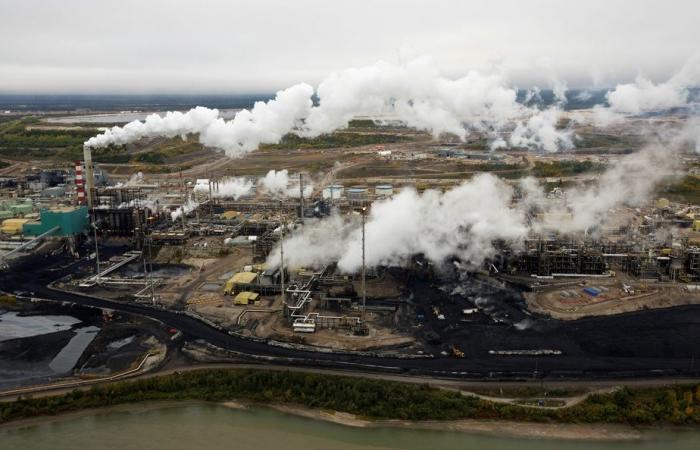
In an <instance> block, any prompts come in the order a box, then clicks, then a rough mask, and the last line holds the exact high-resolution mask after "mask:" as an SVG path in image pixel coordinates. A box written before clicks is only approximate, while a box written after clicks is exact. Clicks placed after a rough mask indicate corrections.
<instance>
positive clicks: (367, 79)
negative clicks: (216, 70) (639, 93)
mask: <svg viewBox="0 0 700 450" xmlns="http://www.w3.org/2000/svg"><path fill="white" fill-rule="evenodd" d="M564 90H565V85H564V84H561V83H560V84H559V85H558V86H557V90H556V95H557V98H560V97H562V98H563V95H564V94H563V92H564ZM316 94H317V96H318V99H319V104H318V106H313V103H312V97H313V95H314V89H313V88H312V87H311V86H309V85H307V84H303V83H302V84H298V85H295V86H292V87H290V88H288V89H285V90H283V91H280V92H278V93H277V96H276V97H275V99H273V100H270V101H268V102H266V103H265V102H257V103H256V104H255V106H254V107H253V109H252V110H250V111H248V110H242V111H240V112H238V113H237V114H236V116H235V117H234V118H233V119H232V120H231V121H228V122H227V121H225V120H224V119H222V118H221V117H220V116H219V112H218V111H217V110H215V109H208V108H203V107H197V108H194V109H192V110H190V111H188V112H186V113H180V112H169V113H167V114H166V115H165V116H163V117H161V116H159V115H157V114H152V115H150V116H148V117H147V118H146V120H145V121H143V122H140V121H135V122H131V123H129V124H127V125H125V126H124V127H114V128H112V129H110V130H107V131H105V132H104V133H103V134H101V135H98V136H95V137H93V138H91V139H90V140H88V141H87V142H86V143H85V145H86V146H88V147H105V146H108V145H110V144H126V143H129V142H133V141H136V140H138V139H141V138H144V137H155V136H165V137H175V136H183V137H184V136H186V135H188V134H198V135H199V140H200V142H202V143H203V144H205V145H207V146H210V147H215V148H219V149H223V150H225V151H226V154H227V155H229V156H231V157H239V156H242V155H244V154H245V153H248V152H250V151H252V150H255V149H256V148H257V147H258V146H259V145H260V144H262V143H277V142H279V141H280V140H281V138H282V137H283V136H284V135H285V134H287V133H296V134H298V135H300V136H306V137H313V136H318V135H321V134H324V133H330V132H332V131H335V130H337V129H341V128H345V127H347V125H348V123H349V121H350V120H352V119H353V118H354V117H356V116H372V117H381V116H390V117H396V118H397V119H399V120H400V121H402V122H404V123H406V124H407V125H408V126H411V127H414V128H417V129H419V130H425V131H428V132H430V133H432V134H433V135H434V136H439V135H440V134H442V133H451V134H454V135H456V136H459V137H460V138H462V139H464V138H465V137H466V136H467V135H468V134H469V130H471V129H477V130H482V131H485V132H487V133H492V132H495V131H498V130H499V129H501V128H503V126H504V125H506V123H508V122H510V121H512V120H516V119H517V120H520V121H522V124H521V127H525V128H527V127H529V126H530V121H529V120H527V118H528V117H529V116H531V115H536V114H539V112H540V110H539V109H536V108H531V107H527V106H524V105H521V104H519V103H518V102H517V101H516V89H515V88H513V87H511V86H509V85H508V83H507V80H506V79H505V78H504V77H503V76H502V75H500V74H498V73H495V74H481V73H479V72H475V71H472V72H469V73H468V74H467V75H465V76H463V77H461V78H458V79H449V78H446V77H444V76H442V75H441V73H440V71H439V70H438V69H437V68H436V67H435V65H434V64H433V63H432V62H431V61H430V60H429V59H426V58H420V59H416V60H414V61H411V62H409V63H407V64H400V65H397V64H390V63H386V62H378V63H376V64H374V65H372V66H367V67H362V68H355V69H348V70H345V71H342V72H339V73H335V74H332V75H331V76H329V77H328V78H326V79H325V80H323V81H322V82H321V83H320V85H319V86H318V90H317V92H316ZM558 115H559V111H558V109H556V108H555V109H554V110H553V111H551V112H550V113H548V114H547V115H546V116H544V117H543V118H540V119H539V120H537V121H535V123H533V125H536V126H539V127H540V128H538V129H533V130H531V131H527V132H521V134H522V135H527V136H533V135H534V136H537V135H539V134H541V133H543V132H545V133H553V132H557V131H558V130H557V129H556V128H554V127H551V128H550V127H547V129H546V131H543V127H542V126H541V125H540V123H541V122H542V120H544V119H546V120H549V122H550V123H551V124H555V123H556V120H555V118H556V117H558ZM555 141H557V145H565V144H566V143H567V142H569V141H568V140H567V139H566V138H563V139H559V140H556V139H555ZM519 142H520V143H521V145H525V146H528V147H533V148H535V147H536V148H541V147H540V145H542V144H544V145H549V144H551V142H552V139H551V138H547V137H542V138H537V137H535V138H526V139H521V140H519ZM547 150H550V151H551V147H550V148H548V149H547Z"/></svg>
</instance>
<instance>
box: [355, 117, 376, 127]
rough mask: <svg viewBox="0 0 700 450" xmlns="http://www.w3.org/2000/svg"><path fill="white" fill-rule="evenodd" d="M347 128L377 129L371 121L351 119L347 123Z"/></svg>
mask: <svg viewBox="0 0 700 450" xmlns="http://www.w3.org/2000/svg"><path fill="white" fill-rule="evenodd" d="M348 127H349V128H377V124H376V123H374V120H371V119H353V120H351V121H350V122H349V123H348Z"/></svg>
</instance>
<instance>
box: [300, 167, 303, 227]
mask: <svg viewBox="0 0 700 450" xmlns="http://www.w3.org/2000/svg"><path fill="white" fill-rule="evenodd" d="M299 219H301V221H302V222H303V221H304V175H302V173H301V172H299Z"/></svg>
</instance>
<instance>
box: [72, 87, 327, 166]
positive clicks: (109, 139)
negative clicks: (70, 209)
mask: <svg viewBox="0 0 700 450" xmlns="http://www.w3.org/2000/svg"><path fill="white" fill-rule="evenodd" d="M313 92H314V91H313V88H312V87H311V86H309V85H308V84H303V83H302V84H297V85H295V86H292V87H290V88H288V89H285V90H283V91H279V92H278V93H277V95H276V97H275V98H274V99H273V100H270V101H268V102H256V103H255V105H254V106H253V108H252V109H251V110H247V109H244V110H242V111H239V112H238V113H237V114H236V116H235V117H234V118H233V119H232V120H230V121H225V120H224V119H222V118H221V117H219V111H218V110H217V109H209V108H204V107H201V106H198V107H196V108H194V109H191V110H189V111H188V112H186V113H181V112H168V113H166V114H165V116H163V117H161V116H160V115H158V114H151V115H149V116H148V117H146V120H145V121H143V122H141V121H138V120H137V121H134V122H130V123H128V124H126V125H124V126H123V127H113V128H111V129H109V130H107V131H105V132H104V133H102V134H100V135H97V136H95V137H92V138H90V139H89V140H88V141H87V142H86V143H85V146H87V147H94V148H99V147H106V146H108V145H110V144H126V143H129V142H134V141H137V140H139V139H141V138H144V137H157V136H163V137H176V136H182V137H185V136H186V135H188V134H198V135H199V141H200V142H201V143H202V144H204V145H206V146H209V147H215V148H219V149H222V150H224V151H225V152H226V154H227V155H228V156H230V157H232V158H236V157H240V156H242V155H244V154H246V153H248V152H251V151H253V150H255V149H257V148H258V146H259V145H260V144H262V143H276V142H279V141H280V139H282V136H284V135H285V134H287V133H289V132H290V131H291V130H293V129H295V128H297V127H299V126H300V125H301V122H300V121H301V119H302V118H304V117H306V116H307V115H308V113H309V110H310V108H311V105H312V102H311V96H312V95H313Z"/></svg>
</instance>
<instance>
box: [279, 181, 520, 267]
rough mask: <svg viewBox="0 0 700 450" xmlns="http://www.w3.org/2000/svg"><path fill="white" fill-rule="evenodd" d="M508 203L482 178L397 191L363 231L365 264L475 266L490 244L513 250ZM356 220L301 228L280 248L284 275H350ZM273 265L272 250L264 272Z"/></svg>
mask: <svg viewBox="0 0 700 450" xmlns="http://www.w3.org/2000/svg"><path fill="white" fill-rule="evenodd" d="M512 196H513V190H512V188H511V187H510V186H509V185H507V184H506V183H504V182H503V181H501V180H500V179H499V178H497V177H494V176H492V175H489V174H482V175H478V176H476V177H475V178H474V179H472V180H470V181H467V182H464V183H463V184H461V185H460V186H458V187H457V188H455V189H452V190H450V191H447V192H445V193H441V192H438V191H426V192H424V193H423V194H419V193H417V192H416V191H415V190H413V189H404V190H402V191H401V192H400V193H399V194H397V195H395V196H394V197H392V198H390V199H387V200H384V201H380V202H376V203H375V204H374V205H373V207H372V209H371V211H370V213H369V216H368V217H367V223H366V239H367V241H366V249H367V253H366V261H367V264H368V265H370V266H375V265H380V264H382V265H395V264H402V263H404V262H405V261H406V260H407V259H408V258H410V257H411V256H413V255H415V254H418V253H422V254H424V255H425V256H426V257H427V258H429V259H430V260H432V261H435V262H442V261H444V260H445V258H447V257H449V256H452V255H454V256H458V257H460V258H462V259H463V260H464V261H468V262H471V263H472V264H480V263H481V262H482V261H483V260H484V258H486V257H488V256H490V255H492V254H493V252H494V249H493V244H492V243H493V241H495V240H504V241H508V242H510V243H512V244H513V245H516V244H517V242H518V241H519V240H520V239H522V238H523V237H524V236H525V235H526V234H527V231H528V229H527V227H526V226H525V217H524V214H523V213H522V211H521V210H520V209H518V208H513V207H511V200H512ZM359 220H360V218H359V217H356V218H355V220H354V221H346V220H344V219H343V218H341V217H339V216H333V217H331V218H329V219H324V220H318V221H316V222H313V223H308V224H307V225H306V226H304V227H303V228H302V230H301V231H300V232H299V233H296V234H294V235H293V236H292V237H290V238H289V239H288V240H286V241H285V261H286V262H287V264H289V265H290V266H292V267H301V266H320V265H323V264H327V263H329V262H333V261H338V267H339V269H340V270H342V271H346V272H354V271H356V270H357V269H358V268H359V267H360V265H361V261H362V255H361V239H362V235H361V228H360V226H359ZM278 261H279V248H277V249H275V250H274V251H273V252H272V253H271V255H270V257H269V258H268V263H269V264H272V265H274V264H277V262H278Z"/></svg>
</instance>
